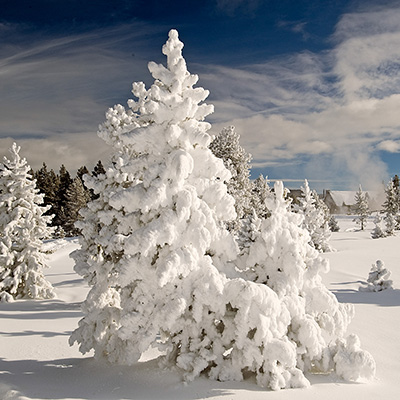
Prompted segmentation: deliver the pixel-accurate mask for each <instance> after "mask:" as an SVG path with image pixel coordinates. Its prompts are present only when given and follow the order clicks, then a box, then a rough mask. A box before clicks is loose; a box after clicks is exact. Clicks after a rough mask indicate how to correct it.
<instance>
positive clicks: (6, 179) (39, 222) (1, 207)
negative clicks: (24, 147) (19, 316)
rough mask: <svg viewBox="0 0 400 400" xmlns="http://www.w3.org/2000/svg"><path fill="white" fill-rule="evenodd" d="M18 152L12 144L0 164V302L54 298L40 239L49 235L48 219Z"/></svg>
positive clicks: (18, 149) (27, 167)
mask: <svg viewBox="0 0 400 400" xmlns="http://www.w3.org/2000/svg"><path fill="white" fill-rule="evenodd" d="M19 151H20V147H19V146H17V145H16V144H15V143H14V144H13V146H12V147H11V149H10V153H11V158H10V159H7V158H6V157H4V160H3V164H0V250H1V252H0V301H12V300H14V299H20V298H32V299H38V298H44V299H47V298H53V297H54V296H55V295H54V291H53V288H52V286H51V284H50V283H49V282H48V281H47V280H46V278H45V277H44V274H43V268H46V267H47V265H46V259H45V254H44V253H43V252H42V251H41V247H42V242H41V239H44V238H47V237H49V236H50V235H51V229H50V228H49V227H48V225H47V224H48V223H50V221H51V217H49V216H45V215H44V213H45V212H46V211H47V210H48V207H43V206H41V205H40V204H42V203H43V196H44V195H43V194H39V193H38V192H39V191H38V190H37V189H36V188H35V181H34V180H33V179H32V176H31V175H30V174H29V171H30V169H31V168H30V166H29V165H28V164H27V161H26V160H25V159H24V158H21V157H20V155H19Z"/></svg>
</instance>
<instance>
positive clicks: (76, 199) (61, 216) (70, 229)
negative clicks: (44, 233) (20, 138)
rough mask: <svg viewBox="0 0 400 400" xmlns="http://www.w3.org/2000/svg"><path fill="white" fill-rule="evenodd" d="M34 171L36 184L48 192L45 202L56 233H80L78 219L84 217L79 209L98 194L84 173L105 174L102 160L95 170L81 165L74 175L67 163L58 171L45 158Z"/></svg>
mask: <svg viewBox="0 0 400 400" xmlns="http://www.w3.org/2000/svg"><path fill="white" fill-rule="evenodd" d="M30 174H31V176H32V177H33V179H34V180H35V181H36V188H37V189H38V190H39V191H40V193H42V194H43V195H44V197H43V204H44V206H47V207H48V208H49V209H48V211H47V213H46V214H47V215H53V218H52V220H51V223H50V225H51V226H53V227H54V228H55V233H54V236H56V237H63V236H76V235H78V234H79V230H78V229H77V228H76V227H75V222H76V221H77V220H78V219H79V218H80V215H79V210H80V209H81V208H83V207H84V206H86V204H87V203H88V202H89V201H90V200H94V199H95V198H96V195H95V194H94V193H93V191H91V190H90V189H88V188H87V187H86V185H85V179H84V176H85V175H92V176H98V175H100V174H105V169H104V166H103V164H102V162H101V160H99V161H98V162H97V164H96V165H95V166H94V168H93V171H92V172H89V170H88V169H87V167H86V166H82V167H80V168H79V169H78V171H77V173H76V176H75V177H74V178H73V177H71V174H70V173H69V172H68V170H67V168H66V167H65V165H61V167H60V169H59V172H58V173H56V172H55V171H54V170H53V169H50V170H49V169H48V167H47V165H46V163H45V162H44V163H43V165H42V167H41V168H40V169H38V170H37V171H33V170H31V172H30Z"/></svg>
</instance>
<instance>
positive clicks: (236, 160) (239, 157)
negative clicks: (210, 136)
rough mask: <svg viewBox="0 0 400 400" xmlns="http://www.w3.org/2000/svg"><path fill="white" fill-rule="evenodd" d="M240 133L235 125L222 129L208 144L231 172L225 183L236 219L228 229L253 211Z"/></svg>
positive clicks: (234, 227) (246, 154)
mask: <svg viewBox="0 0 400 400" xmlns="http://www.w3.org/2000/svg"><path fill="white" fill-rule="evenodd" d="M239 139H240V135H239V134H238V133H237V132H236V131H235V127H233V126H229V127H225V128H223V129H222V131H221V132H220V133H219V134H218V135H216V137H215V138H214V140H213V141H212V142H211V144H210V150H211V151H212V152H213V154H214V155H215V156H216V157H218V158H221V159H222V160H223V162H224V165H225V167H226V168H227V169H228V170H229V172H230V173H231V175H232V176H231V178H230V179H229V181H228V182H226V185H227V187H228V193H229V194H230V195H231V196H232V197H233V198H234V199H235V210H236V219H235V221H232V222H231V223H230V224H229V225H228V229H230V230H234V231H237V230H239V228H240V223H241V220H242V219H243V218H245V217H247V216H249V215H251V214H252V212H253V197H254V196H253V191H252V182H251V181H250V161H251V155H250V154H248V153H247V152H246V151H245V150H244V148H243V147H242V146H241V145H240V143H239Z"/></svg>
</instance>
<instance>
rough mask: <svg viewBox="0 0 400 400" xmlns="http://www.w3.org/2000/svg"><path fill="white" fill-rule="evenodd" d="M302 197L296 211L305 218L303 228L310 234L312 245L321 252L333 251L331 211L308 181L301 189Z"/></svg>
mask: <svg viewBox="0 0 400 400" xmlns="http://www.w3.org/2000/svg"><path fill="white" fill-rule="evenodd" d="M301 193H302V196H301V197H299V205H296V206H295V207H294V209H295V211H297V212H298V213H300V214H302V215H303V216H304V219H303V227H304V228H305V229H306V230H307V231H308V232H309V234H310V245H311V246H313V247H314V248H315V249H317V250H318V251H321V252H329V251H332V250H333V249H332V247H331V246H330V244H329V239H330V237H331V230H330V229H329V211H328V209H327V207H326V205H325V203H323V202H322V201H320V200H319V197H318V194H317V193H316V191H314V190H311V189H310V186H309V185H308V181H307V179H306V180H305V181H304V186H302V187H301Z"/></svg>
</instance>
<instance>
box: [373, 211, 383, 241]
mask: <svg viewBox="0 0 400 400" xmlns="http://www.w3.org/2000/svg"><path fill="white" fill-rule="evenodd" d="M381 222H382V218H381V216H380V215H379V214H378V213H377V214H376V215H375V218H374V224H375V228H374V229H373V230H372V231H371V237H372V239H379V238H383V237H385V236H386V235H385V232H384V231H383V229H382V227H381Z"/></svg>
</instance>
